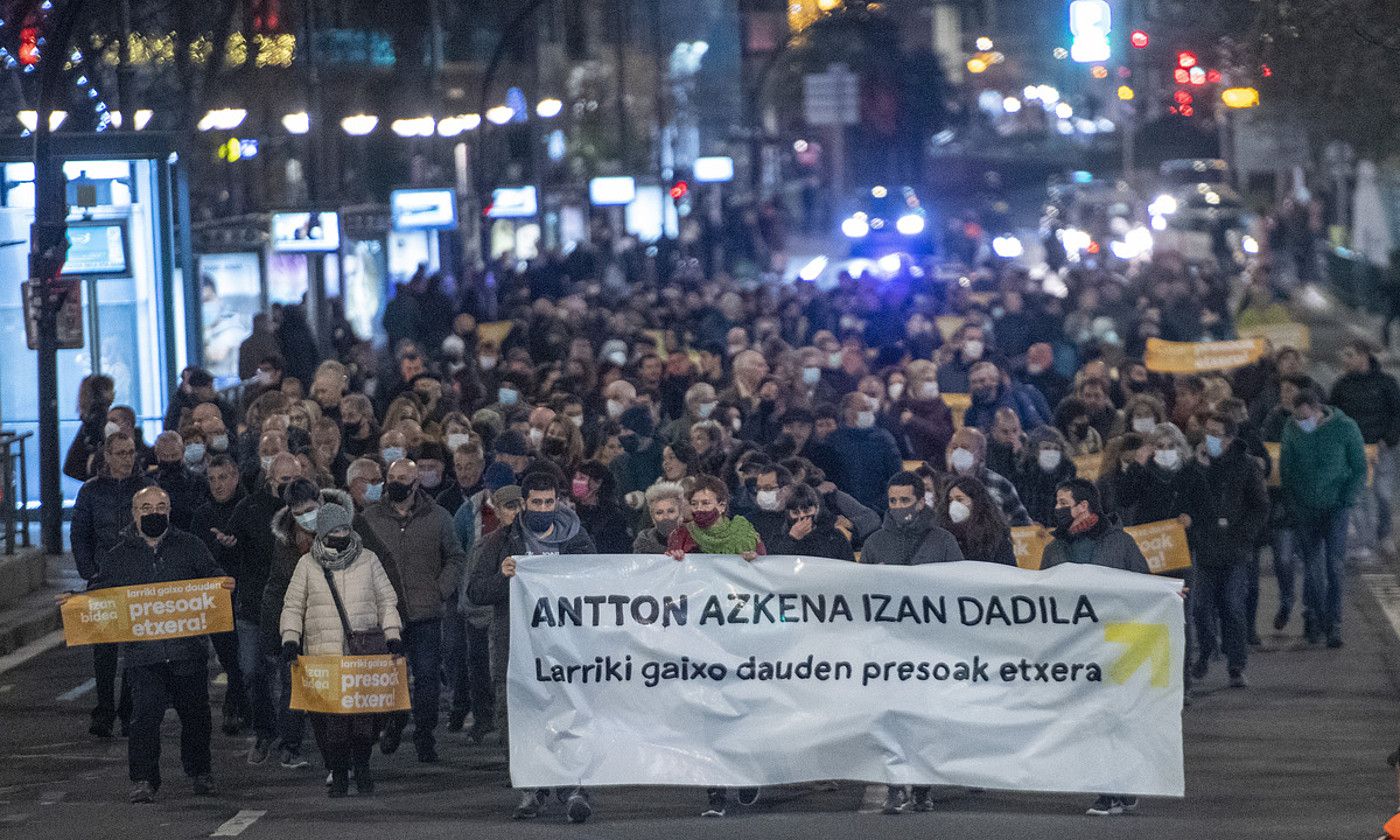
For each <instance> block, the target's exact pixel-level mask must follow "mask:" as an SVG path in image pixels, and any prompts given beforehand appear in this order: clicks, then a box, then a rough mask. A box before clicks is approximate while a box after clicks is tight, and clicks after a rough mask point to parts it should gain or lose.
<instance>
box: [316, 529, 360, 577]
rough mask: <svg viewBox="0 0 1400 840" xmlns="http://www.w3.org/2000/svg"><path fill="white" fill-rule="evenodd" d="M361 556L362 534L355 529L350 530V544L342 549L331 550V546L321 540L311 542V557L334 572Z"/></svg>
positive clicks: (346, 566) (324, 567) (344, 567)
mask: <svg viewBox="0 0 1400 840" xmlns="http://www.w3.org/2000/svg"><path fill="white" fill-rule="evenodd" d="M359 556H360V535H359V534H357V533H355V532H354V531H353V530H352V531H351V532H350V544H349V545H347V546H345V548H344V550H342V551H331V549H330V548H329V547H327V545H326V544H325V543H323V542H321V541H320V540H314V541H313V542H312V543H311V557H312V559H314V560H315V561H316V562H317V563H320V564H321V568H323V569H327V570H329V571H332V572H339V571H341V570H343V569H346V568H348V567H349V566H350V564H351V563H353V562H355V558H356V557H359Z"/></svg>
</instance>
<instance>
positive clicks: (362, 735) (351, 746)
mask: <svg viewBox="0 0 1400 840" xmlns="http://www.w3.org/2000/svg"><path fill="white" fill-rule="evenodd" d="M308 717H310V718H311V731H312V732H314V733H315V734H316V744H317V745H318V746H319V747H320V748H321V756H322V757H323V758H325V760H326V767H327V769H329V770H330V771H331V772H344V771H346V770H349V769H350V765H351V764H352V763H354V764H357V765H362V766H363V765H368V763H369V755H370V748H371V747H373V746H374V742H375V739H377V738H378V737H379V722H380V717H379V715H323V714H313V715H308Z"/></svg>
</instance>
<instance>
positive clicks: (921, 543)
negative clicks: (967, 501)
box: [860, 508, 963, 566]
mask: <svg viewBox="0 0 1400 840" xmlns="http://www.w3.org/2000/svg"><path fill="white" fill-rule="evenodd" d="M962 559H963V554H962V549H961V548H958V541H957V540H956V539H955V538H954V537H953V535H952V534H950V533H948V531H947V530H945V529H943V528H941V527H939V525H938V518H937V517H936V516H934V513H933V511H932V510H929V509H928V508H924V509H923V510H921V511H919V512H918V513H916V514H914V519H913V521H912V522H910V523H909V524H907V525H901V524H899V522H898V521H897V520H896V519H895V515H894V513H892V512H891V513H886V514H885V521H884V524H882V525H881V526H880V530H878V531H876V532H875V533H873V534H871V535H870V537H869V539H867V540H866V541H865V545H864V546H863V547H862V548H861V553H860V562H862V563H869V564H871V565H875V566H922V565H923V564H925V563H953V562H956V561H958V560H962Z"/></svg>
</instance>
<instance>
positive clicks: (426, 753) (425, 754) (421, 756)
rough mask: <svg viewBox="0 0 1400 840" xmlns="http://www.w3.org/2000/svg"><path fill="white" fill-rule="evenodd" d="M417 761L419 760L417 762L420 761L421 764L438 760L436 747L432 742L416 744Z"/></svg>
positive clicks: (434, 762)
mask: <svg viewBox="0 0 1400 840" xmlns="http://www.w3.org/2000/svg"><path fill="white" fill-rule="evenodd" d="M418 761H419V763H421V764H437V761H438V752H437V747H436V746H434V745H433V744H430V743H426V742H425V743H421V744H419V745H418Z"/></svg>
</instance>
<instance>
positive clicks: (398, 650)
mask: <svg viewBox="0 0 1400 840" xmlns="http://www.w3.org/2000/svg"><path fill="white" fill-rule="evenodd" d="M384 645H385V647H387V648H389V653H391V654H393V655H394V656H403V640H402V639H389V640H388V641H386V642H385V643H384Z"/></svg>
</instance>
